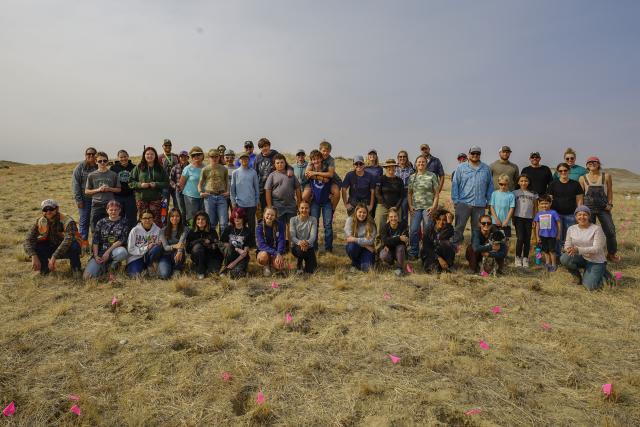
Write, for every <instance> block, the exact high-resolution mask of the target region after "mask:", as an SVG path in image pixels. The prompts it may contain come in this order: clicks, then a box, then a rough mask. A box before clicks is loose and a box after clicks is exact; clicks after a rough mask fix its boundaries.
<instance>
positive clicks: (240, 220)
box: [220, 207, 255, 279]
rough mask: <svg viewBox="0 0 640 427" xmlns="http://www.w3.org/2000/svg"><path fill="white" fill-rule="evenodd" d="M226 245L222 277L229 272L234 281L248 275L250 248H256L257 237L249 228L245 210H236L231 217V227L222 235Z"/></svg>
mask: <svg viewBox="0 0 640 427" xmlns="http://www.w3.org/2000/svg"><path fill="white" fill-rule="evenodd" d="M221 240H222V243H223V244H224V264H223V267H222V272H221V273H220V274H221V275H222V274H224V273H226V272H227V271H228V272H229V273H230V275H231V278H232V279H239V278H241V277H245V276H246V275H247V270H248V268H249V259H250V257H251V256H250V254H249V248H251V247H253V246H255V236H254V235H253V233H252V232H251V229H250V228H249V224H248V221H247V213H246V212H245V210H244V209H243V208H238V207H236V208H234V209H233V210H232V211H231V216H230V217H229V225H228V226H227V228H225V230H224V232H223V233H222V238H221Z"/></svg>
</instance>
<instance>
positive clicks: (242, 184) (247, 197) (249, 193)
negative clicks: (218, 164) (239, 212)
mask: <svg viewBox="0 0 640 427" xmlns="http://www.w3.org/2000/svg"><path fill="white" fill-rule="evenodd" d="M259 200H260V182H259V179H258V174H257V173H256V171H255V169H249V168H243V167H242V166H241V167H239V168H238V169H236V170H234V171H233V173H232V174H231V203H233V204H235V205H238V206H241V207H243V208H252V207H254V206H257V205H258V202H259Z"/></svg>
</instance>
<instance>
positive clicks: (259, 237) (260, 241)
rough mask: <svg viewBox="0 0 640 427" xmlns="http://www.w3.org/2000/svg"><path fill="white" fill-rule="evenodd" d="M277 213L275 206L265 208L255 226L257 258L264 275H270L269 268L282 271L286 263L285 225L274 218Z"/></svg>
mask: <svg viewBox="0 0 640 427" xmlns="http://www.w3.org/2000/svg"><path fill="white" fill-rule="evenodd" d="M277 215H278V211H277V210H276V209H275V208H273V207H267V208H265V210H264V211H263V213H262V221H260V222H259V223H258V226H257V227H256V244H257V246H258V249H257V251H256V253H257V260H258V264H260V265H261V266H262V267H263V274H264V276H265V277H269V276H271V268H274V269H275V270H276V271H282V270H284V268H285V264H286V263H285V258H284V254H285V251H286V244H285V239H284V236H285V226H284V223H282V222H280V221H278V220H276V216H277Z"/></svg>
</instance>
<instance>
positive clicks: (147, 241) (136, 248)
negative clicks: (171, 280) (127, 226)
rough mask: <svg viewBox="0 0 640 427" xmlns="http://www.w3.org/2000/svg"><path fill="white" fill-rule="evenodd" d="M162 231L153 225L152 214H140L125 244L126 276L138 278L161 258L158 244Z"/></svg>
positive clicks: (160, 247) (159, 244) (144, 212)
mask: <svg viewBox="0 0 640 427" xmlns="http://www.w3.org/2000/svg"><path fill="white" fill-rule="evenodd" d="M160 234H162V229H161V228H160V227H158V226H157V225H156V224H154V213H153V212H152V211H151V210H150V209H145V210H143V211H142V212H141V213H140V222H139V223H138V225H136V226H135V227H133V228H132V229H131V232H130V233H129V239H128V243H127V251H128V252H129V257H128V258H127V274H128V275H129V276H131V277H137V276H139V275H140V274H141V273H142V272H143V271H145V270H146V269H147V268H149V267H150V266H151V265H152V264H153V263H154V262H156V261H158V260H160V256H162V243H160Z"/></svg>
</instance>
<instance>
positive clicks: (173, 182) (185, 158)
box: [169, 150, 189, 222]
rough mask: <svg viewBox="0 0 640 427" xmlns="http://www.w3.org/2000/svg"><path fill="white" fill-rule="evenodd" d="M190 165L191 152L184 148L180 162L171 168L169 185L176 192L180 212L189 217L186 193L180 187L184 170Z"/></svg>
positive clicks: (184, 216)
mask: <svg viewBox="0 0 640 427" xmlns="http://www.w3.org/2000/svg"><path fill="white" fill-rule="evenodd" d="M188 165H189V153H188V152H187V151H186V150H182V151H181V152H180V154H179V155H178V164H177V165H174V166H173V167H172V168H171V173H170V174H169V185H170V186H171V191H173V193H174V194H175V199H176V201H177V202H178V204H177V206H176V207H177V208H178V209H180V213H181V214H182V217H183V218H186V217H187V210H186V208H185V204H184V195H183V194H182V189H181V188H180V177H181V176H182V170H183V169H184V168H185V167H187V166H188ZM185 222H186V221H185Z"/></svg>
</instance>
